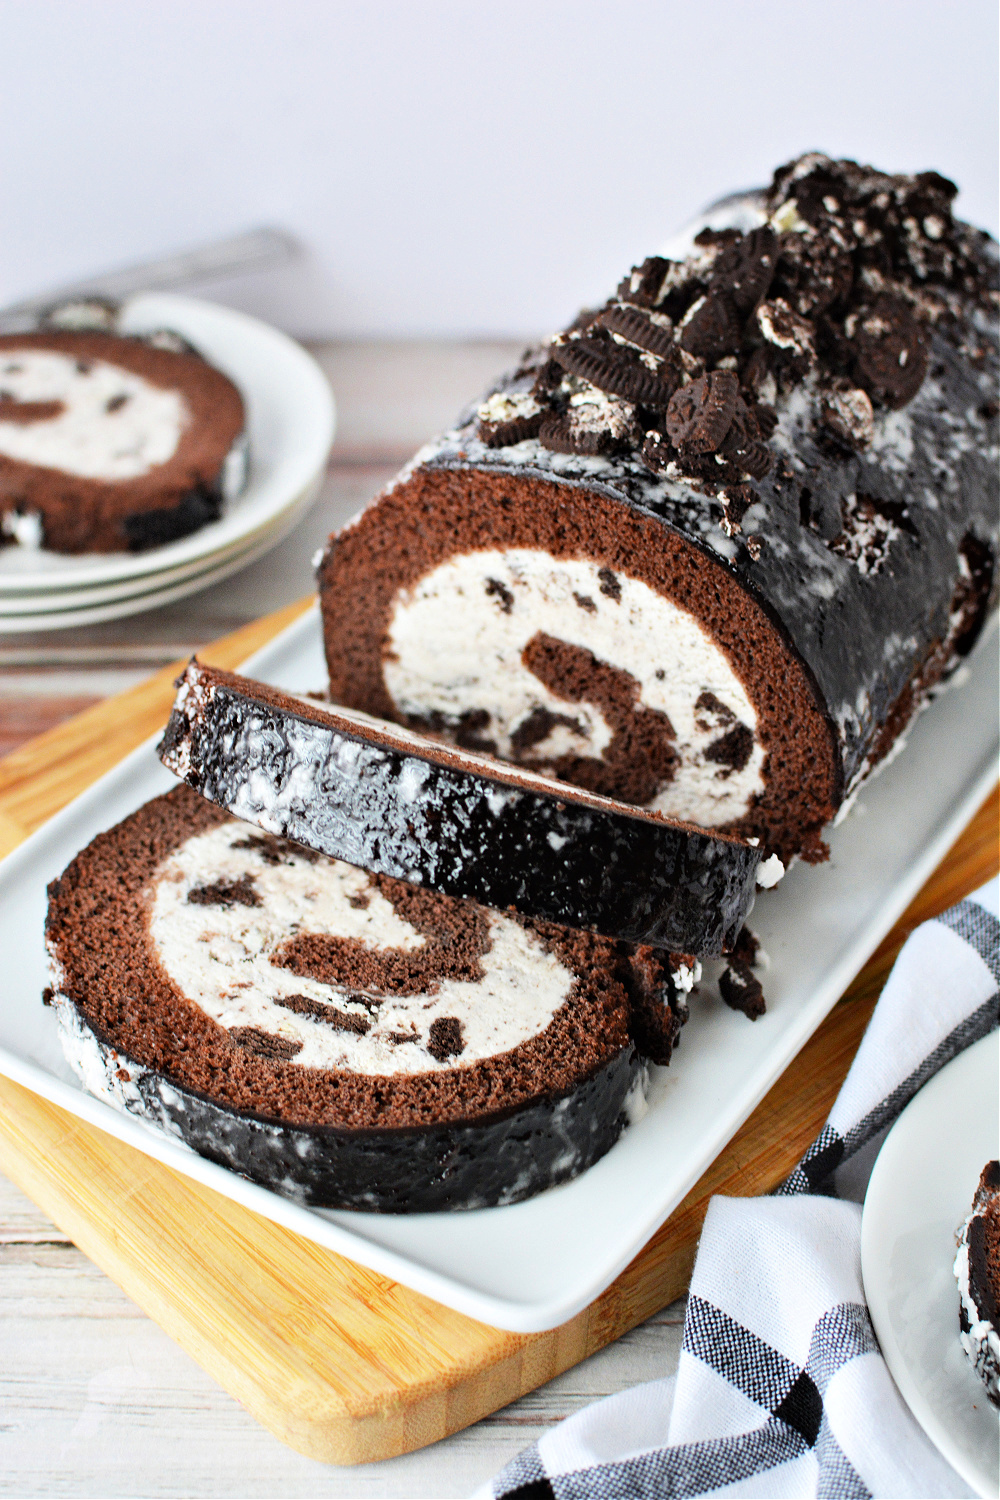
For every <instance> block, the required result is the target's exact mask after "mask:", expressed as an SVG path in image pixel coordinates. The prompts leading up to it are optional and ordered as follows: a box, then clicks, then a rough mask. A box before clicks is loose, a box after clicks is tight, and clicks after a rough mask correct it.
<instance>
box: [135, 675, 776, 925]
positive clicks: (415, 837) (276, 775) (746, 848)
mask: <svg viewBox="0 0 1000 1500" xmlns="http://www.w3.org/2000/svg"><path fill="white" fill-rule="evenodd" d="M159 753H160V758H161V760H162V761H163V763H164V765H166V766H168V767H169V769H170V770H172V771H173V772H174V773H175V774H176V775H178V776H180V777H181V778H183V779H184V780H185V781H187V783H188V784H189V785H190V786H192V787H194V788H195V789H196V790H197V791H198V792H200V793H201V794H202V795H203V796H205V797H207V798H209V799H210V800H211V801H212V802H215V803H217V804H218V805H219V806H221V807H224V808H226V809H227V810H228V811H229V812H231V813H234V814H236V815H237V816H238V817H241V818H244V819H246V820H247V821H248V822H252V823H256V824H257V825H258V826H259V827H261V828H265V829H267V830H268V831H269V832H271V833H278V834H282V835H284V836H286V837H288V838H291V839H295V840H296V841H297V842H298V843H300V844H304V845H306V846H307V847H309V848H311V849H314V850H318V851H319V852H321V853H323V854H326V855H330V856H333V857H335V858H338V859H343V860H347V861H349V862H350V863H352V864H355V865H359V866H361V867H362V868H364V869H367V870H373V871H376V872H379V873H382V874H386V875H391V876H393V877H396V878H399V879H403V880H407V881H410V882H412V883H414V884H417V885H421V886H423V887H425V888H427V889H429V890H435V891H441V892H443V893H445V894H446V895H449V896H457V897H468V898H471V899H473V900H476V901H481V902H483V903H484V904H486V905H488V906H494V907H500V908H505V909H506V908H511V909H513V910H515V911H518V912H521V913H522V914H523V915H525V916H529V917H541V918H545V919H547V920H551V921H555V922H559V923H560V924H562V925H565V926H569V927H580V928H586V929H592V930H594V931H597V932H601V933H604V934H605V935H607V936H610V937H613V938H621V939H626V940H629V941H633V942H638V943H643V944H653V945H656V946H658V947H661V948H663V949H667V950H670V951H674V952H680V953H694V954H699V955H701V954H710V953H719V952H721V951H722V950H723V949H727V948H729V947H730V946H731V945H732V944H733V943H734V942H735V940H736V937H737V935H738V933H739V931H740V928H741V926H742V924H743V922H744V920H745V918H746V915H747V913H748V911H749V910H750V907H751V906H752V904H753V897H754V886H755V879H764V880H767V879H769V878H773V877H774V876H776V875H777V874H779V873H780V866H779V865H778V862H777V861H776V860H773V859H772V861H771V862H770V865H769V866H768V867H767V868H766V869H764V870H763V874H762V863H761V851H760V849H759V848H756V847H754V846H753V845H752V844H749V843H747V842H745V841H743V840H741V839H738V838H734V837H727V836H710V835H708V834H705V833H703V832H701V831H699V830H698V829H695V828H692V827H689V826H687V825H685V824H682V823H678V822H676V821H673V820H670V819H668V818H666V817H664V816H663V815H662V814H658V813H651V812H644V811H641V810H639V809H636V808H634V807H631V806H628V805H625V804H623V803H621V802H615V801H612V800H611V799H609V798H607V797H602V796H599V795H597V794H594V793H590V792H587V791H585V790H582V789H580V788H577V787H575V786H572V785H569V784H565V783H560V782H558V781H554V780H552V779H551V778H549V777H545V776H541V775H539V774H537V773H535V772H532V771H530V770H528V769H526V768H518V767H516V766H511V765H506V764H503V763H502V762H500V761H497V760H493V759H490V758H488V757H486V756H483V755H477V754H475V753H473V752H470V751H464V750H460V749H456V748H453V747H451V746H449V745H447V744H445V743H442V742H440V741H438V740H434V739H430V738H428V737H427V736H421V735H417V734H414V733H413V732H411V731H407V730H405V729H400V728H398V727H397V726H395V725H393V724H389V723H385V722H379V721H376V720H373V719H370V718H367V717H366V716H365V715H364V714H359V713H352V712H351V711H349V710H347V711H345V710H342V709H340V708H331V707H329V706H325V705H323V704H322V703H319V702H315V701H313V700H310V699H308V698H294V697H292V696H290V695H289V694H287V693H283V692H280V691H279V690H277V689H275V688H271V687H268V686H267V685H266V684H265V683H261V682H254V681H252V680H251V679H249V678H245V677H240V676H237V675H236V674H234V673H232V672H225V671H222V670H220V669H217V668H212V667H203V666H201V665H200V664H199V663H198V662H197V661H196V660H194V661H192V662H191V663H190V665H189V666H188V667H187V669H186V671H185V672H184V674H183V676H182V677H181V678H180V679H179V681H178V693H177V699H176V702H175V706H174V711H173V713H172V715H171V718H170V721H169V723H168V725H167V730H166V733H165V735H164V738H163V741H162V743H161V745H160V749H159Z"/></svg>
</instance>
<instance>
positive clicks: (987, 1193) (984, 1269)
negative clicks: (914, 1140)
mask: <svg viewBox="0 0 1000 1500" xmlns="http://www.w3.org/2000/svg"><path fill="white" fill-rule="evenodd" d="M955 1276H956V1278H957V1280H958V1290H959V1296H960V1299H961V1301H960V1306H959V1314H958V1317H959V1337H960V1338H961V1340H962V1348H963V1349H964V1350H965V1352H966V1354H967V1355H968V1356H969V1359H970V1360H971V1361H972V1364H973V1367H974V1368H975V1371H976V1374H977V1375H978V1376H979V1378H980V1380H982V1382H983V1384H984V1385H985V1386H986V1391H987V1394H988V1395H989V1398H990V1400H991V1401H992V1402H993V1404H994V1406H1000V1162H996V1161H991V1162H987V1164H986V1166H985V1167H984V1168H983V1172H982V1176H981V1177H980V1179H979V1186H978V1188H977V1189H976V1196H975V1198H974V1199H973V1202H972V1212H971V1213H970V1215H969V1217H968V1218H967V1219H966V1221H965V1223H964V1224H963V1225H962V1228H961V1230H960V1232H959V1240H958V1254H957V1255H956V1257H955Z"/></svg>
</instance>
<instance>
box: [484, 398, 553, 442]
mask: <svg viewBox="0 0 1000 1500" xmlns="http://www.w3.org/2000/svg"><path fill="white" fill-rule="evenodd" d="M545 413H546V408H545V406H543V405H542V403H541V402H540V401H538V400H537V399H536V397H535V396H534V395H532V393H531V392H530V391H498V392H497V393H496V394H495V395H493V396H490V397H488V399H487V400H486V401H484V402H483V404H482V405H481V406H480V407H479V409H478V411H477V413H476V415H477V417H478V419H479V437H480V440H481V441H482V442H484V443H485V444H486V445H487V447H489V448H509V447H512V446H513V445H514V444H515V443H523V442H524V440H525V438H533V437H537V436H538V429H539V428H540V427H541V425H542V420H543V418H544V416H545Z"/></svg>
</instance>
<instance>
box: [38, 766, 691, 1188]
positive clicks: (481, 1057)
mask: <svg viewBox="0 0 1000 1500" xmlns="http://www.w3.org/2000/svg"><path fill="white" fill-rule="evenodd" d="M47 941H48V947H49V952H50V955H51V961H52V970H53V979H52V988H51V990H50V991H49V992H48V994H47V999H48V1000H49V1002H50V1003H51V1004H52V1005H53V1006H54V1007H55V1009H56V1013H57V1016H58V1021H59V1027H60V1034H61V1040H62V1044H63V1048H64V1050H65V1052H66V1056H67V1058H68V1059H69V1061H70V1063H71V1064H72V1065H73V1067H74V1068H75V1069H76V1071H77V1072H78V1073H79V1075H80V1077H81V1078H82V1080H83V1082H84V1084H85V1085H86V1087H87V1088H88V1089H90V1090H91V1091H92V1092H93V1093H95V1094H97V1095H99V1096H100V1097H102V1098H105V1099H107V1100H108V1101H109V1102H110V1103H112V1104H114V1105H116V1106H117V1107H118V1108H121V1109H124V1110H127V1111H129V1112H130V1113H132V1114H136V1115H139V1116H141V1117H142V1118H144V1119H147V1120H150V1121H153V1122H154V1123H156V1124H158V1125H160V1126H161V1127H163V1128H164V1129H165V1130H167V1131H169V1132H171V1133H172V1134H174V1135H176V1136H178V1137H179V1138H180V1139H182V1140H184V1141H186V1142H187V1143H188V1144H189V1145H190V1146H192V1147H193V1148H194V1149H195V1150H196V1151H198V1152H200V1153H202V1154H203V1155H205V1156H208V1157H211V1158H212V1159H213V1160H214V1161H218V1162H221V1163H223V1164H224V1165H226V1166H228V1167H231V1168H233V1169H234V1170H235V1171H238V1172H241V1173H243V1174H244V1175H245V1176H247V1177H250V1178H252V1179H253V1180H254V1181H256V1182H259V1183H262V1184H263V1185H265V1186H267V1187H270V1188H273V1189H274V1190H275V1191H276V1192H279V1193H283V1194H286V1195H288V1196H291V1197H294V1198H297V1199H299V1200H300V1201H302V1202H306V1203H312V1204H317V1205H326V1206H329V1207H340V1208H356V1209H367V1210H371V1211H374V1212H398V1213H404V1212H423V1211H430V1210H437V1209H453V1208H476V1207H485V1206H488V1205H491V1204H500V1203H512V1202H515V1201H517V1200H519V1199H521V1198H526V1197H529V1196H531V1195H532V1194H534V1193H537V1192H539V1191H541V1190H542V1189H543V1188H546V1187H549V1186H551V1185H552V1184H554V1183H557V1182H563V1181H566V1180H567V1179H568V1178H571V1177H574V1176H575V1175H576V1174H577V1173H579V1172H581V1171H583V1170H584V1169H585V1168H586V1167H588V1166H590V1165H591V1163H593V1162H594V1161H596V1160H597V1159H598V1157H600V1156H602V1155H603V1154H604V1152H606V1151H607V1150H608V1149H609V1147H610V1146H611V1145H612V1144H613V1143H614V1141H615V1140H616V1139H617V1137H618V1135H619V1133H620V1132H621V1130H622V1129H623V1128H624V1126H625V1125H626V1124H627V1123H628V1121H629V1120H630V1119H631V1118H634V1117H636V1115H637V1114H641V1112H642V1110H643V1100H644V1089H645V1079H646V1070H645V1065H644V1063H643V1062H642V1060H641V1059H640V1056H639V1054H638V1052H637V1050H636V1047H635V1045H634V1044H633V1041H632V1038H631V1036H630V1033H629V1024H630V999H629V992H630V991H632V990H635V989H636V984H635V983H634V981H633V976H632V970H631V968H630V965H629V962H628V961H627V960H625V959H624V958H623V956H622V954H621V953H620V951H619V949H618V948H617V946H616V945H615V944H614V943H611V942H609V941H607V940H606V939H603V938H598V937H595V936H593V935H591V934H588V933H582V932H570V931H567V930H565V929H563V928H559V927H556V926H554V925H553V924H551V923H546V922H532V921H529V920H527V919H525V918H523V917H520V916H518V915H516V914H515V913H511V912H498V911H491V910H489V909H487V908H485V907H482V906H478V905H475V904H474V903H471V902H462V901H455V900H452V899H450V898H449V897H447V896H443V895H439V894H434V893H432V892H429V891H425V890H421V889H420V888H419V887H415V886H413V885H411V884H407V883H405V882H403V881H398V880H394V879H391V878H388V877H386V876H384V875H377V874H370V873H368V872H366V871H362V870H359V869H358V868H356V867H355V866H354V865H349V864H345V863H343V862H342V861H340V860H331V859H327V858H325V857H324V856H322V855H319V854H316V853H314V852H312V851H310V850H307V849H303V848H302V847H301V846H298V845H292V844H290V843H289V842H288V841H286V840H283V839H280V838H275V837H273V836H272V835H269V834H263V833H260V832H259V831H258V830H256V829H255V828H252V827H250V826H248V825H247V824H246V823H243V822H238V821H236V820H234V819H233V818H232V817H231V816H230V815H229V814H228V813H226V812H224V811H222V810H220V809H219V808H216V807H213V806H212V805H211V804H210V803H209V802H207V801H205V800H204V799H203V798H201V797H199V796H197V795H196V793H194V792H193V791H191V790H190V789H189V788H188V787H185V786H180V787H177V788H176V789H175V790H174V791H173V792H171V793H169V794H168V795H167V796H164V797H159V798H157V799H156V800H155V801H153V802H150V803H147V804H146V806H145V807H143V808H141V809H140V810H139V811H138V812H136V813H133V814H132V816H131V817H129V818H127V819H126V820H125V821H124V822H123V823H120V824H119V825H118V826H117V827H116V828H113V829H111V830H110V832H108V833H104V834H101V835H100V836H99V837H98V838H96V839H95V840H94V841H93V842H92V843H91V844H90V845H89V846H88V847H87V848H86V849H85V850H84V851H83V852H82V853H81V854H79V855H78V856H77V858H76V859H75V860H74V861H73V862H72V864H71V865H70V866H69V868H68V869H67V870H66V872H65V873H64V874H63V875H62V877H61V878H60V879H59V880H57V881H55V882H53V884H52V886H51V887H50V892H49V914H48V923H47ZM648 957H649V955H646V958H647V959H648ZM643 982H644V984H645V991H646V996H647V999H648V997H649V996H650V995H651V994H652V993H653V991H654V990H655V989H656V988H657V986H659V987H660V996H661V1008H662V1001H663V1000H664V999H666V998H668V996H667V990H669V987H670V986H669V983H668V985H667V987H666V989H664V987H663V976H662V975H660V974H657V973H655V972H654V973H652V974H651V975H646V977H645V980H644V981H643ZM667 1009H668V1010H669V1006H667ZM681 1018H682V1017H681V1016H680V1015H678V1016H677V1018H676V1024H677V1025H679V1022H680V1019H681ZM660 1024H661V1031H662V1029H663V1022H662V1020H661V1022H660ZM666 1029H669V1028H666Z"/></svg>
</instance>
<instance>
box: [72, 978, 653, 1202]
mask: <svg viewBox="0 0 1000 1500" xmlns="http://www.w3.org/2000/svg"><path fill="white" fill-rule="evenodd" d="M57 1004H58V1005H59V1006H60V1007H66V1008H71V1009H72V1012H73V1018H74V1019H73V1023H72V1024H73V1025H74V1029H76V1030H77V1031H80V1032H82V1033H83V1034H84V1035H86V1034H87V1033H89V1034H90V1036H91V1037H92V1039H93V1040H92V1042H91V1045H96V1046H97V1047H98V1049H99V1051H100V1056H101V1060H102V1063H103V1065H104V1068H105V1071H106V1074H107V1077H108V1082H109V1087H110V1088H111V1089H112V1090H114V1088H115V1079H116V1077H120V1073H121V1071H124V1070H128V1071H129V1072H130V1074H131V1080H132V1084H133V1085H134V1086H133V1087H130V1089H129V1091H128V1094H127V1096H126V1097H125V1098H123V1100H122V1102H123V1104H124V1107H125V1108H127V1109H128V1111H129V1112H130V1113H132V1114H135V1115H138V1116H139V1117H140V1118H144V1119H147V1120H150V1121H151V1122H153V1123H154V1124H156V1125H159V1126H161V1127H162V1128H164V1129H166V1130H167V1131H168V1132H169V1133H170V1134H171V1135H177V1136H180V1138H181V1139H182V1140H184V1141H185V1142H186V1143H187V1144H188V1145H189V1146H191V1147H192V1149H193V1150H195V1151H197V1152H198V1154H199V1155H200V1156H206V1157H208V1158H209V1160H211V1161H214V1162H218V1163H219V1164H220V1165H221V1166H224V1167H229V1168H230V1169H231V1170H232V1171H234V1172H239V1173H240V1174H241V1175H242V1176H243V1177H248V1178H249V1179H250V1180H251V1181H252V1182H257V1183H259V1184H260V1185H261V1186H262V1187H266V1188H270V1189H271V1190H272V1191H273V1192H276V1193H279V1194H281V1195H282V1196H283V1197H286V1198H293V1199H295V1200H296V1201H297V1202H300V1203H304V1204H309V1205H311V1206H313V1207H317V1208H341V1209H358V1210H361V1211H364V1212H367V1213H395V1214H403V1213H411V1214H412V1213H436V1212H441V1211H442V1210H456V1209H472V1208H492V1207H495V1206H497V1205H499V1204H507V1203H519V1202H520V1201H521V1200H522V1199H524V1198H530V1197H533V1196H534V1195H535V1194H536V1193H540V1192H542V1191H544V1190H545V1189H546V1188H550V1187H555V1186H556V1184H557V1183H560V1182H568V1181H569V1180H570V1179H571V1178H573V1177H577V1176H579V1174H580V1173H581V1172H583V1171H586V1169H587V1168H588V1167H590V1166H592V1165H593V1164H594V1162H596V1161H598V1160H599V1159H600V1157H602V1156H603V1155H604V1154H605V1152H606V1151H608V1150H610V1148H611V1147H612V1146H613V1145H614V1143H615V1141H616V1140H617V1139H618V1137H619V1136H620V1135H621V1133H622V1130H623V1129H624V1127H625V1125H626V1124H627V1123H628V1099H629V1094H630V1091H631V1090H632V1089H633V1088H634V1087H636V1086H637V1085H638V1084H639V1082H640V1080H641V1077H642V1074H643V1069H644V1065H643V1064H642V1062H641V1061H640V1059H639V1056H638V1053H637V1052H636V1050H635V1048H634V1047H626V1048H624V1049H623V1050H622V1051H621V1052H619V1053H618V1054H617V1055H616V1056H615V1057H614V1058H612V1060H611V1061H610V1062H609V1063H608V1064H606V1066H604V1067H603V1068H601V1069H600V1070H599V1071H598V1072H597V1073H595V1074H593V1075H592V1076H591V1077H589V1078H587V1079H584V1080H583V1081H582V1082H581V1083H580V1084H579V1085H578V1086H577V1087H576V1088H575V1089H573V1090H572V1091H571V1092H569V1093H568V1094H563V1095H561V1096H548V1097H544V1098H538V1099H535V1100H532V1101H530V1102H529V1103H527V1104H524V1105H521V1106H520V1107H519V1108H516V1109H513V1110H511V1111H510V1112H509V1113H506V1114H496V1115H493V1116H489V1117H483V1118H481V1119H473V1120H469V1121H462V1122H456V1123H452V1124H444V1125H434V1126H429V1127H427V1128H415V1127H408V1128H406V1127H404V1128H397V1129H385V1130H338V1129H335V1128H334V1127H332V1126H322V1125H317V1126H312V1127H304V1126H294V1125H288V1124H287V1123H282V1122H280V1121H274V1120H267V1119H263V1118H260V1117H257V1116H255V1115H251V1114H247V1113H244V1112H242V1111H240V1110H236V1109H232V1108H224V1107H223V1106H221V1105H219V1104H217V1103H215V1102H214V1101H213V1100H211V1099H209V1098H206V1097H205V1096H204V1095H202V1094H199V1093H196V1092H195V1091H194V1090H192V1089H189V1088H185V1087H182V1086H181V1085H180V1084H178V1083H176V1082H174V1081H173V1080H172V1079H167V1078H165V1077H164V1076H163V1075H162V1074H161V1073H158V1072H157V1071H155V1069H152V1068H147V1067H145V1066H144V1065H142V1064H139V1063H136V1062H135V1061H134V1059H132V1058H130V1057H128V1056H127V1054H125V1053H123V1052H121V1051H120V1050H115V1049H114V1048H112V1047H111V1046H110V1045H109V1044H108V1043H107V1042H106V1041H105V1040H104V1039H103V1038H102V1037H101V1036H100V1034H99V1032H98V1031H97V1029H96V1028H95V1027H93V1026H92V1025H91V1023H89V1022H88V1021H87V1020H85V1018H84V1017H83V1016H82V1015H81V1014H80V1012H79V1011H78V1010H77V1009H76V1007H73V1006H71V1002H70V1001H68V1000H66V999H60V1000H58V1001H57ZM66 1019H67V1021H68V1020H69V1017H67V1018H66Z"/></svg>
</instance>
